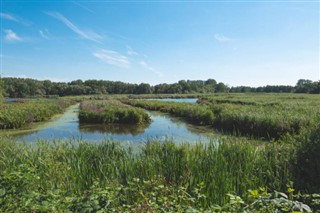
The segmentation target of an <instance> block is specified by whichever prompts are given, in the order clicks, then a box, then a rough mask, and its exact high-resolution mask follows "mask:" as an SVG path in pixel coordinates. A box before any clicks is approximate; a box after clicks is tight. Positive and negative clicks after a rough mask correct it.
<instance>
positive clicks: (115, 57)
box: [93, 49, 130, 68]
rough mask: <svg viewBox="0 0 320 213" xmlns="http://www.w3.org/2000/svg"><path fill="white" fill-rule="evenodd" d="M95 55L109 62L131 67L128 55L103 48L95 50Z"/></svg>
mask: <svg viewBox="0 0 320 213" xmlns="http://www.w3.org/2000/svg"><path fill="white" fill-rule="evenodd" d="M93 56H94V57H96V58H98V59H100V60H101V61H103V62H105V63H107V64H111V65H114V66H118V67H124V68H129V67H130V61H129V60H128V58H127V57H126V56H124V55H121V54H120V53H118V52H115V51H112V50H105V49H101V50H99V51H97V52H94V53H93Z"/></svg>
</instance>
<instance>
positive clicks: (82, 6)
mask: <svg viewBox="0 0 320 213" xmlns="http://www.w3.org/2000/svg"><path fill="white" fill-rule="evenodd" d="M72 3H73V4H75V5H78V6H79V7H81V8H82V9H85V10H86V11H89V12H90V13H95V12H94V11H93V10H91V9H89V8H88V7H85V6H84V5H82V4H79V3H78V2H76V1H72Z"/></svg>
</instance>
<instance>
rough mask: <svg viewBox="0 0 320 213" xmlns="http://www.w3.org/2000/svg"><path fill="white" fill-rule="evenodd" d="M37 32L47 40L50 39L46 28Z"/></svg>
mask: <svg viewBox="0 0 320 213" xmlns="http://www.w3.org/2000/svg"><path fill="white" fill-rule="evenodd" d="M39 34H40V35H41V37H42V38H44V39H47V40H49V39H50V33H49V31H48V30H47V29H45V30H39Z"/></svg>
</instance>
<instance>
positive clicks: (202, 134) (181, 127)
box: [13, 99, 217, 143]
mask: <svg viewBox="0 0 320 213" xmlns="http://www.w3.org/2000/svg"><path fill="white" fill-rule="evenodd" d="M161 100H162V101H166V99H161ZM196 100H197V99H185V101H186V102H190V103H191V102H193V103H194V102H195V101H196ZM171 101H179V102H182V101H183V99H171ZM78 111H79V104H77V105H74V106H71V107H70V108H68V110H67V111H66V112H65V113H64V114H63V115H60V116H57V117H56V118H53V119H52V120H51V121H49V122H44V123H40V124H34V125H33V126H31V127H29V129H24V130H19V131H15V132H14V134H13V137H14V138H16V139H18V140H19V141H28V142H33V141H36V140H37V139H39V138H41V139H46V140H59V139H70V138H73V139H84V140H87V141H101V140H103V139H113V140H117V141H131V142H146V141H148V140H149V139H159V140H165V139H173V140H174V141H175V142H178V143H179V142H189V143H194V142H197V141H201V142H208V141H210V140H214V139H215V138H217V133H215V132H214V131H213V130H212V128H209V127H203V126H201V127H199V126H194V125H191V124H187V123H186V122H184V121H183V120H182V119H179V118H175V117H172V116H170V115H168V114H166V113H161V112H151V111H148V113H149V114H150V117H151V119H152V122H151V123H150V124H147V125H140V126H137V125H116V124H112V125H101V124H80V123H79V120H78Z"/></svg>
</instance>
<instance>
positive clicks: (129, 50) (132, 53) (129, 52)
mask: <svg viewBox="0 0 320 213" xmlns="http://www.w3.org/2000/svg"><path fill="white" fill-rule="evenodd" d="M127 54H128V55H131V56H137V55H139V53H137V52H136V51H134V50H133V49H132V48H131V47H130V46H127Z"/></svg>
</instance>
